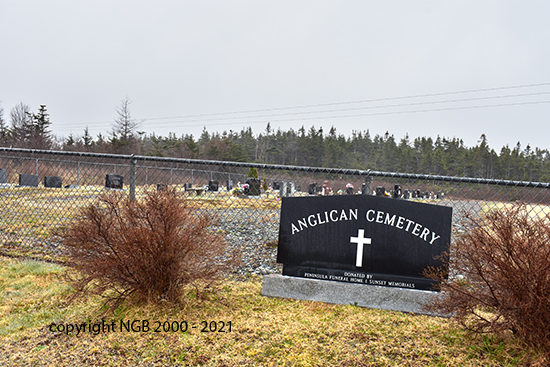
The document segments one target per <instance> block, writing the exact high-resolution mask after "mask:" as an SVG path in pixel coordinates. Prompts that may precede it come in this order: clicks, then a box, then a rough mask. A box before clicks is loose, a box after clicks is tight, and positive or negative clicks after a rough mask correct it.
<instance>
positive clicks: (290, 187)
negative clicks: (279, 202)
mask: <svg viewBox="0 0 550 367" xmlns="http://www.w3.org/2000/svg"><path fill="white" fill-rule="evenodd" d="M295 192H296V187H295V185H294V182H289V183H288V186H287V191H286V196H294V193H295Z"/></svg>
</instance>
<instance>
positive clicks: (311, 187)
mask: <svg viewBox="0 0 550 367" xmlns="http://www.w3.org/2000/svg"><path fill="white" fill-rule="evenodd" d="M307 188H308V189H307V193H308V194H309V195H317V183H316V182H312V183H310V184H309V185H308V186H307Z"/></svg>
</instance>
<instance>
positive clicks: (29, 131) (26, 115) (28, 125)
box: [10, 102, 34, 147]
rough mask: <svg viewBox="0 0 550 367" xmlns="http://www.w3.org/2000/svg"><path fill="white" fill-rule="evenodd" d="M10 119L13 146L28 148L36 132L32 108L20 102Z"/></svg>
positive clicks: (11, 113)
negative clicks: (34, 131)
mask: <svg viewBox="0 0 550 367" xmlns="http://www.w3.org/2000/svg"><path fill="white" fill-rule="evenodd" d="M10 119H11V132H12V138H13V145H14V146H16V147H27V145H28V144H29V143H30V141H31V139H32V136H33V130H34V127H33V124H32V116H31V109H30V107H29V106H28V105H26V104H24V103H23V102H19V103H18V104H17V105H16V106H15V107H13V108H12V109H11V111H10Z"/></svg>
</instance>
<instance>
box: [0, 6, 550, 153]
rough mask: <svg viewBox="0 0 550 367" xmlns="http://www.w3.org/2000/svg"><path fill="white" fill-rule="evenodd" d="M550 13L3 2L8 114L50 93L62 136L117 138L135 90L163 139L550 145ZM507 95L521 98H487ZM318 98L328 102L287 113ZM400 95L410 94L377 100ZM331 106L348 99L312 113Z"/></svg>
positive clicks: (148, 126)
mask: <svg viewBox="0 0 550 367" xmlns="http://www.w3.org/2000/svg"><path fill="white" fill-rule="evenodd" d="M549 14H550V2H548V1H542V0H541V1H519V0H518V1H505V0H498V1H497V0H495V1H484V0H476V1H441V0H435V1H410V0H407V1H366V0H362V1H320V0H315V1H295V0H293V1H280V0H279V1H258V0H254V1H203V0H201V1H198V0H197V1H155V2H152V1H135V0H132V1H116V0H114V1H113V0H109V1H103V0H99V1H98V0H94V1H52V0H48V1H43V0H29V1H21V0H17V1H15V0H0V34H2V41H1V42H0V49H1V55H2V56H1V57H0V100H1V101H2V102H1V106H2V107H3V108H4V118H5V119H8V120H9V111H10V109H11V108H12V107H14V106H15V105H16V104H17V103H19V102H20V101H21V102H23V103H26V104H28V105H29V106H30V107H31V109H32V110H33V111H37V110H38V107H39V105H40V104H45V105H46V106H47V108H48V112H49V113H50V117H51V120H52V122H53V125H52V129H53V132H54V133H55V134H56V135H62V136H67V135H68V134H69V133H71V132H72V134H73V135H75V136H78V135H82V133H83V130H84V128H85V127H86V126H88V127H89V129H90V132H91V133H92V134H93V135H94V136H96V135H97V134H98V133H100V132H101V133H103V134H104V135H108V134H109V132H110V131H111V125H112V122H113V120H114V118H115V117H116V112H115V108H116V107H117V106H119V105H120V103H121V100H122V99H124V98H126V97H128V98H130V99H131V100H132V101H133V103H132V104H131V105H130V109H131V112H132V115H133V117H135V118H136V119H137V120H143V122H142V124H141V130H143V131H146V132H148V133H152V132H155V133H156V134H158V135H167V134H168V132H175V133H176V134H177V135H181V134H184V133H188V134H193V135H195V136H196V137H198V136H199V135H200V133H201V131H202V129H203V126H206V127H207V129H208V130H209V131H210V132H213V131H220V132H221V131H223V130H229V129H231V130H234V131H240V130H241V129H242V128H243V127H246V126H251V127H252V129H253V131H254V133H256V134H257V133H260V132H262V131H264V129H265V126H266V124H267V122H268V121H271V125H272V127H274V128H275V129H277V128H281V129H283V130H288V129H289V128H290V127H292V128H294V129H298V128H299V127H300V126H302V125H304V126H305V128H306V129H308V128H309V127H310V126H312V125H314V126H315V127H317V128H319V127H323V129H324V131H325V132H328V130H329V129H330V127H331V126H335V127H336V129H337V132H338V133H342V134H345V135H348V136H349V135H350V133H351V131H352V130H366V129H369V130H370V132H371V134H372V135H375V134H380V135H382V134H384V133H385V132H386V131H389V132H390V133H391V134H394V135H395V137H396V138H397V139H401V138H402V137H403V136H404V135H405V134H406V133H408V134H409V136H410V138H411V140H412V139H414V138H415V137H418V136H431V137H433V138H435V137H436V136H437V135H440V136H442V137H450V138H452V137H458V138H462V139H464V141H465V143H466V145H468V146H473V145H475V144H476V143H477V141H478V139H479V137H480V135H481V134H483V133H485V134H486V135H487V137H488V141H489V144H490V146H491V147H492V148H494V149H495V150H497V151H499V150H500V148H501V147H502V146H503V145H505V144H508V145H510V146H511V147H512V146H515V145H516V143H517V142H518V141H521V143H522V147H525V146H526V145H527V144H530V145H531V146H532V147H535V146H536V147H540V148H550V141H549V139H548V137H549V136H550V123H549V122H550V121H549V116H550V103H548V102H550V67H549V65H550V22H548V16H549ZM545 83H548V84H546V85H541V86H536V87H535V86H532V87H523V88H509V89H495V90H491V91H485V92H476V93H459V94H442V95H434V94H439V93H447V92H458V91H468V90H479V89H490V88H500V87H512V86H525V85H535V84H545ZM535 93H536V94H535ZM540 93H548V94H540ZM426 94H430V95H431V96H427V97H423V98H408V99H393V98H396V97H404V96H417V95H426ZM524 94H531V95H529V96H525V95H524ZM520 95H521V96H520ZM496 96H501V97H502V96H512V97H502V98H493V99H478V98H482V97H496ZM385 98H390V99H388V100H380V99H385ZM458 99H460V100H464V99H469V100H468V101H460V102H446V103H435V104H434V103H431V102H440V101H447V100H458ZM366 100H378V101H373V102H370V103H366V102H365V103H343V102H353V101H366ZM421 102H423V103H425V104H418V103H421ZM427 102H430V103H429V104H427ZM333 103H341V104H334V105H330V104H333ZM307 105H323V106H318V107H315V108H313V107H311V108H301V109H281V110H272V109H277V108H283V107H296V106H307ZM387 105H402V106H400V107H385V108H372V107H373V106H374V107H376V106H387ZM487 105H500V106H499V107H487V108H480V107H479V106H487ZM472 106H477V107H476V108H463V107H472ZM364 107H369V109H358V108H364ZM264 109H269V111H263V112H255V113H248V114H223V113H228V112H235V111H251V110H264ZM327 110H342V111H333V112H323V113H310V112H312V111H327ZM425 110H431V111H429V112H418V111H425ZM434 110H437V111H434ZM407 111H417V112H413V113H410V112H407ZM298 112H309V113H308V114H297V113H298ZM214 113H216V114H217V113H220V115H211V116H202V117H193V118H189V117H187V118H184V117H181V116H189V115H205V114H214ZM258 115H260V116H259V117H251V118H245V117H246V116H258ZM347 115H361V116H356V117H344V116H347ZM329 116H339V117H333V118H328V117H329ZM167 117H174V118H170V119H161V118H167ZM176 117H177V118H176Z"/></svg>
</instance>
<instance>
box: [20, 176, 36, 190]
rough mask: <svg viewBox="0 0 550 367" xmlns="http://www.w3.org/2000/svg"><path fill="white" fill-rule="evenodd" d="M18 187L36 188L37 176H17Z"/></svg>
mask: <svg viewBox="0 0 550 367" xmlns="http://www.w3.org/2000/svg"><path fill="white" fill-rule="evenodd" d="M19 186H29V187H38V175H28V174H26V173H20V174H19Z"/></svg>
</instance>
